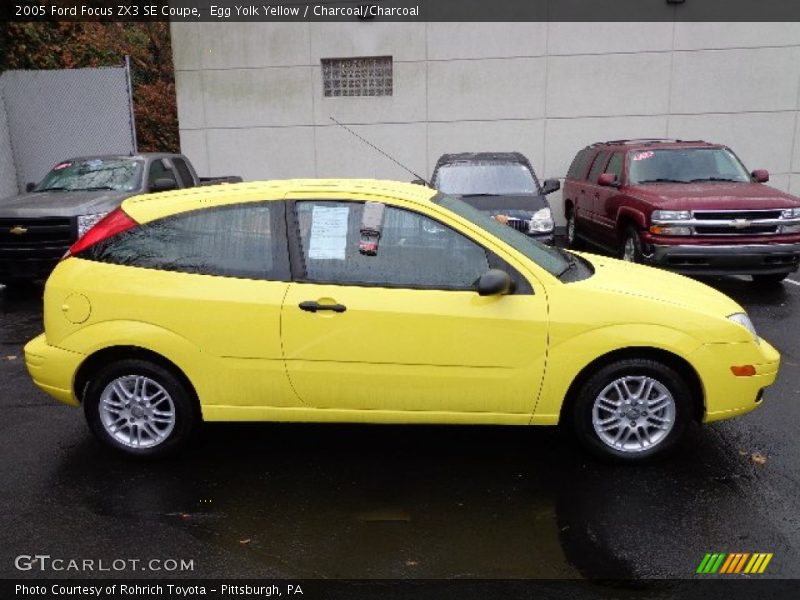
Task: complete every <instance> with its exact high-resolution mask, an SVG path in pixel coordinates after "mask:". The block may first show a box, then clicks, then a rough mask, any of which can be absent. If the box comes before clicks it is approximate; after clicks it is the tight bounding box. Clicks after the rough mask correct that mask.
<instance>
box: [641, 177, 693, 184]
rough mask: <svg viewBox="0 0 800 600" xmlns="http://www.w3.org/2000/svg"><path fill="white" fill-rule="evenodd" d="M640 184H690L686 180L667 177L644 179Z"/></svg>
mask: <svg viewBox="0 0 800 600" xmlns="http://www.w3.org/2000/svg"><path fill="white" fill-rule="evenodd" d="M638 183H689V182H688V181H686V180H685V179H669V178H667V177H659V178H658V179H643V180H642V181H639V182H638Z"/></svg>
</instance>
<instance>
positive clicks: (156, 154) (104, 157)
mask: <svg viewBox="0 0 800 600" xmlns="http://www.w3.org/2000/svg"><path fill="white" fill-rule="evenodd" d="M176 156H181V155H180V154H172V153H169V152H137V153H136V154H93V155H91V156H74V157H71V158H68V159H66V160H75V161H78V160H120V159H138V160H146V159H148V158H149V159H155V158H174V157H176Z"/></svg>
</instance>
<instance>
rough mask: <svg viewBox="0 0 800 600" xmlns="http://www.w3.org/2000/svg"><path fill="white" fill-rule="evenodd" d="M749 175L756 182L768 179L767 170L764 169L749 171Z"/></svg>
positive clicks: (764, 181)
mask: <svg viewBox="0 0 800 600" xmlns="http://www.w3.org/2000/svg"><path fill="white" fill-rule="evenodd" d="M751 176H752V177H753V181H755V182H756V183H767V182H768V181H769V171H767V170H766V169H756V170H755V171H753V172H752V173H751Z"/></svg>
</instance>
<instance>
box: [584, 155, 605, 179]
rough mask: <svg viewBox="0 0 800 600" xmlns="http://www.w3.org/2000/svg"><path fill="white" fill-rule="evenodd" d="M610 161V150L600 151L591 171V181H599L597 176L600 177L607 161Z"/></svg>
mask: <svg viewBox="0 0 800 600" xmlns="http://www.w3.org/2000/svg"><path fill="white" fill-rule="evenodd" d="M607 161H608V152H605V151H604V152H600V153H599V154H598V155H597V158H595V159H594V162H593V163H592V170H591V171H589V177H588V179H589V181H591V182H592V183H597V178H598V177H600V173H602V172H603V168H604V167H605V166H606V162H607Z"/></svg>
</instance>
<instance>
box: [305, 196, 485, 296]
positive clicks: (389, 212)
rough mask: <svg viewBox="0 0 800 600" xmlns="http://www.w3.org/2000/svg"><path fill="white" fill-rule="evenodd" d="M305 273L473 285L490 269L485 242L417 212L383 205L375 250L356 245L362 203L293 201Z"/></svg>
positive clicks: (410, 284) (406, 283) (362, 281)
mask: <svg viewBox="0 0 800 600" xmlns="http://www.w3.org/2000/svg"><path fill="white" fill-rule="evenodd" d="M296 208H297V224H298V228H299V234H300V241H301V243H302V251H303V261H304V268H305V277H304V278H305V279H307V280H309V281H317V282H330V283H337V284H351V285H375V286H384V287H407V288H432V289H442V290H468V289H474V287H475V284H476V282H477V280H478V278H479V277H480V276H481V275H483V274H484V273H485V272H486V271H488V270H489V261H488V258H487V254H486V251H485V249H484V248H482V247H481V246H479V245H477V244H476V243H474V242H472V241H471V240H469V239H467V238H466V237H464V236H463V235H461V234H460V233H458V232H456V231H453V230H452V229H450V228H449V227H447V226H445V225H442V224H441V223H439V222H437V221H434V220H433V219H430V218H428V217H426V216H424V215H421V214H419V213H415V212H411V211H406V210H402V209H399V208H393V207H386V209H385V213H384V220H383V229H382V233H381V237H380V243H379V245H378V249H377V253H376V254H375V255H374V256H369V255H366V254H362V253H361V252H360V250H359V242H360V238H361V234H360V229H361V221H362V216H363V212H364V204H363V203H360V202H327V201H303V202H298V203H297V204H296Z"/></svg>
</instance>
